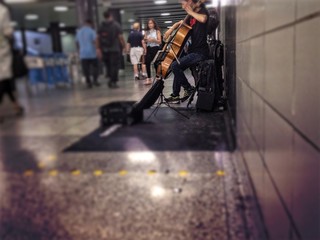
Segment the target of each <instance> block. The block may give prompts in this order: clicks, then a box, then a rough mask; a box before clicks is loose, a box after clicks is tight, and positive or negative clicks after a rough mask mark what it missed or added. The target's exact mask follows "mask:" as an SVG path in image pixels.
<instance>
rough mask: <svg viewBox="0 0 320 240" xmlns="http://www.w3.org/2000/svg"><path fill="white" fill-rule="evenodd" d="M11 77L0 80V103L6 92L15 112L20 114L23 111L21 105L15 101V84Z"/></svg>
mask: <svg viewBox="0 0 320 240" xmlns="http://www.w3.org/2000/svg"><path fill="white" fill-rule="evenodd" d="M14 84H15V83H14V80H13V79H6V80H2V81H0V104H1V103H2V100H3V96H4V94H7V95H8V96H9V99H10V100H11V102H12V104H13V107H14V109H15V111H16V114H18V115H21V114H23V112H24V109H23V107H21V105H20V104H19V102H18V101H17V98H16V96H15V85H14Z"/></svg>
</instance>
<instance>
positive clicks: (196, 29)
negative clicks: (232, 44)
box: [164, 0, 209, 104]
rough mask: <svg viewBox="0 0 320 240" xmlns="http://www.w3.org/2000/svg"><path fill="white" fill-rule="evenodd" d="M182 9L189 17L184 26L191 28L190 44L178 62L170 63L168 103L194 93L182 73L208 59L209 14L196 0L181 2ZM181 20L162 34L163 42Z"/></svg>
mask: <svg viewBox="0 0 320 240" xmlns="http://www.w3.org/2000/svg"><path fill="white" fill-rule="evenodd" d="M181 6H182V8H183V9H184V10H185V11H186V12H187V14H188V15H189V16H190V17H189V18H187V22H186V24H188V25H189V26H191V27H192V29H191V33H190V34H191V35H190V37H191V44H190V46H189V47H188V52H187V53H186V54H185V55H184V56H182V57H181V58H180V59H179V62H178V61H174V62H173V63H172V66H171V69H172V72H173V74H174V78H173V86H172V90H173V91H172V93H171V95H170V97H168V98H165V101H166V102H169V103H177V104H178V103H180V101H182V102H183V101H185V100H187V99H188V98H189V96H190V95H191V94H192V93H193V92H194V91H195V87H193V86H191V84H190V83H189V82H188V79H187V78H186V76H185V74H184V71H185V70H186V69H187V68H189V67H191V66H193V65H195V64H197V63H198V62H200V61H203V60H206V59H207V58H208V53H209V48H208V44H207V24H206V23H207V19H208V16H209V13H208V11H207V9H206V7H205V4H204V3H202V2H201V3H200V4H199V3H198V0H184V1H182V2H181ZM182 22H183V21H182V20H181V21H179V22H177V23H175V24H174V25H173V26H172V27H171V28H170V29H168V31H166V32H165V33H164V40H167V39H168V38H169V37H170V35H171V34H172V32H173V31H174V30H175V29H177V28H179V26H180V25H181V24H182ZM181 86H182V87H183V88H184V95H183V96H182V98H180V90H181Z"/></svg>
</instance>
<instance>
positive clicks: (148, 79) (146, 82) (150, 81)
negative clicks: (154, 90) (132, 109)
mask: <svg viewBox="0 0 320 240" xmlns="http://www.w3.org/2000/svg"><path fill="white" fill-rule="evenodd" d="M143 84H144V85H150V84H152V80H151V78H147V80H146V81H145V82H144V83H143Z"/></svg>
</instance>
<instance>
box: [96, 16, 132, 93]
mask: <svg viewBox="0 0 320 240" xmlns="http://www.w3.org/2000/svg"><path fill="white" fill-rule="evenodd" d="M103 16H104V19H105V20H104V22H102V24H101V26H100V28H99V31H98V35H99V37H98V56H99V58H103V61H104V62H105V64H106V68H107V71H108V76H110V81H109V82H108V86H109V87H110V88H118V87H119V86H118V85H117V82H118V80H119V69H120V61H121V59H120V56H121V54H120V53H121V51H122V49H124V48H125V44H126V43H125V40H124V38H123V34H122V29H121V26H120V24H119V23H118V22H116V21H115V20H114V19H113V16H112V13H111V11H110V10H107V11H105V12H104V14H103ZM104 36H111V37H110V40H109V39H108V41H107V43H106V42H105V41H104V40H105V37H104ZM106 38H107V37H106Z"/></svg>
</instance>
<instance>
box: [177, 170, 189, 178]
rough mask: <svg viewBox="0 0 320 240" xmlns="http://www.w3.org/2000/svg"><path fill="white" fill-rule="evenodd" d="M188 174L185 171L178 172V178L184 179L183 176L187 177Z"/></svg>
mask: <svg viewBox="0 0 320 240" xmlns="http://www.w3.org/2000/svg"><path fill="white" fill-rule="evenodd" d="M188 174H189V172H188V171H185V170H181V171H179V176H180V177H185V176H187V175H188Z"/></svg>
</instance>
